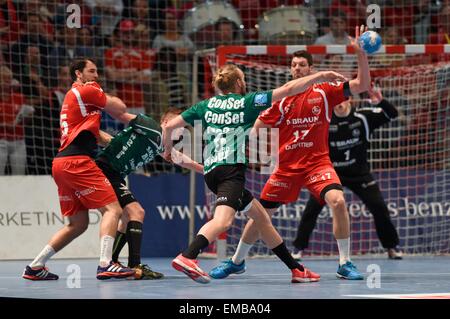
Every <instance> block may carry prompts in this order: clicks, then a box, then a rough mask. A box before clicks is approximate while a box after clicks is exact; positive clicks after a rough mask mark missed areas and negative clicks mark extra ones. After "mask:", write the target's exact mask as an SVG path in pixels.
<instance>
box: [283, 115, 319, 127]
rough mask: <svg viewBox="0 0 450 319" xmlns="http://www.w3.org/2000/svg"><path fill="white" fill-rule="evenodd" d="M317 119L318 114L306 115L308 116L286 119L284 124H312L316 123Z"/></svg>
mask: <svg viewBox="0 0 450 319" xmlns="http://www.w3.org/2000/svg"><path fill="white" fill-rule="evenodd" d="M317 121H319V117H318V116H308V117H301V118H293V119H287V120H286V125H291V124H292V125H301V124H313V123H316V122H317Z"/></svg>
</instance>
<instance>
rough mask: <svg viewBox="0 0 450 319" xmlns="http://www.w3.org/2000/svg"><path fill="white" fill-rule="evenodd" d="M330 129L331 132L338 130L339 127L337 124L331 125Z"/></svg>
mask: <svg viewBox="0 0 450 319" xmlns="http://www.w3.org/2000/svg"><path fill="white" fill-rule="evenodd" d="M328 130H329V131H330V132H337V131H338V127H337V125H330V127H329V128H328Z"/></svg>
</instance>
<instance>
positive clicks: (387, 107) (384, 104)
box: [377, 99, 398, 120]
mask: <svg viewBox="0 0 450 319" xmlns="http://www.w3.org/2000/svg"><path fill="white" fill-rule="evenodd" d="M377 106H378V107H381V108H382V109H383V111H384V113H386V115H387V116H388V117H389V118H390V119H391V120H393V119H395V118H396V117H397V116H398V111H397V109H396V108H395V106H394V105H392V104H391V103H390V102H389V101H388V100H385V99H382V100H381V102H380V103H379V104H378V105H377Z"/></svg>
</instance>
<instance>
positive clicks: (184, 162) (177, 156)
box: [172, 150, 203, 174]
mask: <svg viewBox="0 0 450 319" xmlns="http://www.w3.org/2000/svg"><path fill="white" fill-rule="evenodd" d="M172 162H173V163H174V164H177V165H179V166H181V167H184V168H187V169H190V170H194V171H196V172H197V173H200V174H203V165H201V164H199V163H197V162H196V161H194V160H193V159H191V158H190V157H189V156H187V155H185V154H183V153H181V152H179V151H177V150H173V151H172Z"/></svg>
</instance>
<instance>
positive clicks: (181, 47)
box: [153, 8, 194, 81]
mask: <svg viewBox="0 0 450 319" xmlns="http://www.w3.org/2000/svg"><path fill="white" fill-rule="evenodd" d="M165 16H166V20H165V21H166V28H165V32H164V34H160V35H157V36H156V38H155V39H154V40H153V48H154V49H156V50H160V49H161V48H165V47H167V48H173V49H174V50H175V52H176V54H177V61H178V63H177V73H178V75H179V76H180V77H182V78H183V80H184V81H188V79H190V65H191V64H192V61H191V57H192V55H191V54H192V52H193V51H194V43H192V41H191V40H190V39H189V37H188V36H186V35H184V34H181V33H180V32H179V30H178V20H177V11H176V10H175V9H173V8H171V9H168V10H166V15H165Z"/></svg>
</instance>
